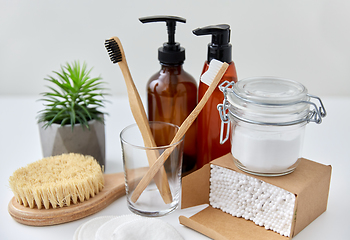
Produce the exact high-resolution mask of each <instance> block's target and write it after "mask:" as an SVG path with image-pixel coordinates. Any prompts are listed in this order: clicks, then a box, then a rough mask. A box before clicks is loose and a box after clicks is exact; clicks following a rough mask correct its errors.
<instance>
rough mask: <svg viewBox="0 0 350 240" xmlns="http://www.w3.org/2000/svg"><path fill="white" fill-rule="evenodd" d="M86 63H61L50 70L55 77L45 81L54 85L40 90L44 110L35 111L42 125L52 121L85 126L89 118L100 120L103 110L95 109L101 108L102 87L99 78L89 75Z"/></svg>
mask: <svg viewBox="0 0 350 240" xmlns="http://www.w3.org/2000/svg"><path fill="white" fill-rule="evenodd" d="M91 70H92V68H91V69H90V70H87V66H86V63H85V62H84V64H83V65H82V66H81V65H80V63H79V61H75V62H73V63H72V64H69V63H66V65H65V66H61V71H60V72H57V71H53V73H55V74H56V78H54V77H52V76H48V78H45V80H47V81H49V82H51V83H52V84H53V85H54V86H55V87H56V88H54V87H51V86H47V87H48V88H49V89H50V90H51V91H48V92H44V93H42V95H43V98H42V99H40V100H41V101H44V102H45V103H44V106H45V109H43V110H41V111H39V112H38V114H39V115H38V122H39V123H40V122H44V123H45V124H44V127H45V128H47V127H48V126H50V125H52V124H54V123H56V124H60V125H61V126H63V125H71V126H72V130H73V128H74V125H75V124H81V126H82V127H83V128H85V127H86V128H89V121H90V120H92V119H95V120H97V121H101V122H103V114H105V113H103V112H101V111H99V110H98V108H100V107H104V102H105V99H104V96H105V95H106V94H105V93H103V90H105V88H103V87H102V85H103V83H104V82H102V81H101V80H102V78H101V77H95V78H91V77H90V72H91Z"/></svg>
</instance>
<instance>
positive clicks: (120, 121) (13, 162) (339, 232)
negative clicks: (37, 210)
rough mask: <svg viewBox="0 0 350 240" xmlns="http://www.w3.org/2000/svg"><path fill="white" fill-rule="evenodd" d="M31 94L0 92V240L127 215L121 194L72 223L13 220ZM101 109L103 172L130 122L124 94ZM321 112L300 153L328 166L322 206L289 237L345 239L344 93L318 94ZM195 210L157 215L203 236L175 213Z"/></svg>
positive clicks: (348, 163) (348, 153) (32, 115)
mask: <svg viewBox="0 0 350 240" xmlns="http://www.w3.org/2000/svg"><path fill="white" fill-rule="evenodd" d="M37 98H38V97H36V96H27V97H25V96H17V97H13V96H12V97H11V96H0V109H1V118H0V152H1V168H0V171H1V172H0V173H1V174H0V191H1V192H2V194H3V196H2V197H1V198H0V202H1V204H0V206H1V207H0V239H2V240H7V239H9V240H10V239H38V240H40V239H51V240H55V239H59V240H62V239H73V234H74V232H75V230H76V229H77V228H78V226H79V225H80V224H82V223H84V222H86V221H87V220H89V219H92V218H94V217H97V216H105V215H115V216H119V215H125V214H131V212H130V211H129V210H128V208H127V206H126V199H125V197H122V198H120V199H118V200H116V201H115V202H114V203H112V204H111V205H110V206H108V207H107V208H105V209H104V210H102V211H101V212H98V213H96V214H94V215H92V216H89V217H86V218H84V219H80V220H77V221H74V222H70V223H65V224H60V225H56V226H48V227H32V226H26V225H22V224H20V223H17V222H16V221H14V220H13V219H12V218H11V216H10V215H9V214H8V211H7V206H8V203H9V201H10V200H11V198H12V197H13V194H12V192H11V190H10V188H9V186H8V185H9V184H8V179H9V177H10V176H11V175H12V173H13V172H14V171H15V170H16V169H18V168H20V167H23V166H25V165H27V164H28V163H31V162H34V161H36V160H39V159H41V158H42V153H41V146H40V139H39V132H38V127H37V124H36V115H37V112H38V111H39V110H41V108H42V105H41V103H40V102H37V101H36V99H37ZM109 100H110V101H111V103H109V104H107V108H106V112H108V113H109V116H107V117H106V173H114V172H121V171H122V170H123V169H122V160H121V158H122V156H121V149H120V142H119V133H120V131H121V130H122V129H123V128H124V127H125V126H127V125H129V124H130V123H133V122H134V120H133V118H132V115H131V112H130V109H129V105H128V101H127V98H126V96H125V97H111V98H109ZM322 100H323V103H324V105H325V107H326V110H327V113H328V115H327V117H326V118H324V121H323V123H322V124H321V125H317V124H315V123H310V124H308V126H307V128H306V135H305V143H304V151H303V152H304V153H303V157H305V158H308V159H310V160H313V161H317V162H320V163H323V164H327V165H328V164H330V165H332V167H333V170H332V179H331V188H330V192H329V201H328V209H327V211H326V212H325V213H323V214H322V215H321V216H320V217H318V218H317V219H316V220H315V221H314V222H312V223H311V224H310V225H309V226H308V227H306V228H305V229H304V230H303V231H301V232H300V233H299V234H298V235H297V236H296V237H295V238H294V239H296V240H300V239H307V240H312V239H337V240H340V239H349V233H348V231H347V230H348V227H349V223H350V218H349V214H350V204H349V200H350V187H349V183H350V181H349V179H348V177H349V176H350V174H349V170H350V112H349V110H350V97H349V98H335V97H327V98H326V97H324V98H322ZM197 211H199V210H198V209H187V210H186V209H178V210H176V211H175V212H173V213H171V214H169V215H167V216H165V217H161V218H159V219H162V220H164V221H166V222H168V223H169V224H171V225H172V226H174V227H175V228H176V229H177V230H178V231H179V233H180V234H181V235H182V236H183V237H184V239H189V240H192V239H208V238H207V237H205V236H204V235H202V234H200V233H197V232H195V231H193V230H192V229H189V228H187V227H184V226H182V225H181V224H179V221H178V217H179V215H185V216H188V217H189V216H191V215H193V214H194V213H196V212H197Z"/></svg>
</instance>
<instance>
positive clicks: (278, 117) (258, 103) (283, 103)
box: [227, 77, 310, 124]
mask: <svg viewBox="0 0 350 240" xmlns="http://www.w3.org/2000/svg"><path fill="white" fill-rule="evenodd" d="M227 100H228V102H229V103H230V106H229V111H230V113H231V114H232V115H233V116H235V117H237V118H239V117H240V118H242V119H243V118H244V119H247V120H249V121H254V122H263V123H266V124H267V123H273V124H276V123H280V124H283V123H287V122H299V121H301V120H303V119H306V118H307V117H308V114H309V112H310V111H309V104H308V101H309V95H308V93H307V89H306V88H305V87H304V86H303V85H302V84H301V83H298V82H296V81H293V80H288V79H283V78H276V77H253V78H246V79H242V80H240V81H238V82H237V83H235V84H234V85H233V86H232V88H231V89H229V90H228V91H227Z"/></svg>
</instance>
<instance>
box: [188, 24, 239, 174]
mask: <svg viewBox="0 0 350 240" xmlns="http://www.w3.org/2000/svg"><path fill="white" fill-rule="evenodd" d="M193 33H194V34H195V35H197V36H198V35H211V36H212V40H211V43H209V44H208V58H207V61H205V63H204V67H203V71H202V74H203V73H205V72H206V71H207V70H208V67H209V63H210V61H211V60H212V59H217V60H219V61H221V62H226V63H228V64H229V68H228V69H227V71H226V73H225V75H224V76H223V77H222V79H221V80H220V82H219V85H220V84H221V83H222V82H224V81H226V80H227V81H230V82H232V81H234V82H237V73H236V67H235V64H234V62H233V61H232V45H231V44H230V33H231V30H230V26H229V25H227V24H220V25H212V26H207V27H203V28H197V29H195V30H193ZM207 89H208V86H207V85H206V84H204V83H202V82H200V83H199V87H198V101H200V100H201V99H202V97H203V95H204V93H205V92H206V91H207ZM223 99H224V95H223V93H222V92H221V91H220V89H219V88H218V87H217V88H216V89H215V90H214V92H213V94H212V95H211V97H210V98H209V100H208V102H207V104H206V105H205V106H204V108H203V110H202V111H201V113H200V114H199V115H198V119H197V124H198V130H197V151H198V156H197V168H201V167H202V166H203V165H205V164H207V163H208V162H210V161H211V160H214V159H215V158H218V157H221V156H223V155H225V154H226V153H229V152H230V151H231V145H230V142H229V141H226V142H225V143H224V144H220V127H221V119H220V115H219V112H218V110H217V105H218V104H219V103H222V101H223Z"/></svg>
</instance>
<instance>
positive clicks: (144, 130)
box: [113, 37, 173, 204]
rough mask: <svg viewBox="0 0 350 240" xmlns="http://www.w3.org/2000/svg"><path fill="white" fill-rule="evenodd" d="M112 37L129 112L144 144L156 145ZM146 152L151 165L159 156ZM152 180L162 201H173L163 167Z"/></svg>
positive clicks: (124, 61) (138, 98)
mask: <svg viewBox="0 0 350 240" xmlns="http://www.w3.org/2000/svg"><path fill="white" fill-rule="evenodd" d="M113 39H114V40H115V41H116V42H117V44H118V46H119V49H120V52H121V54H122V59H123V60H122V61H121V62H119V63H118V65H119V67H120V70H121V71H122V74H123V76H124V80H125V85H126V88H127V91H128V98H129V104H130V109H131V112H132V114H133V116H134V119H135V121H136V124H137V126H138V127H139V130H140V132H141V135H142V138H143V141H144V144H145V146H146V147H156V146H157V145H156V143H155V141H154V138H153V135H152V132H151V129H150V126H149V123H148V119H147V115H146V112H145V109H144V106H143V104H142V100H141V97H140V95H139V93H138V91H137V88H136V86H135V83H134V81H133V79H132V77H131V73H130V70H129V67H128V64H127V62H126V58H125V54H124V50H123V47H122V44H121V42H120V40H119V38H117V37H113ZM146 153H147V159H148V163H149V166H152V165H153V164H154V162H155V161H156V160H157V158H158V157H159V153H157V151H154V150H151V151H147V152H146ZM154 181H155V183H156V185H157V188H158V189H159V192H160V194H161V196H162V198H163V200H164V202H165V203H166V204H169V203H171V202H172V201H173V198H172V195H171V191H170V186H169V182H168V178H167V175H166V171H165V168H164V167H163V168H161V169H160V171H159V172H158V173H156V174H155V176H154Z"/></svg>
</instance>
